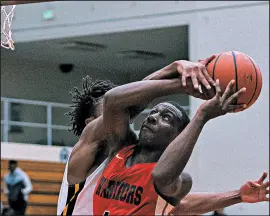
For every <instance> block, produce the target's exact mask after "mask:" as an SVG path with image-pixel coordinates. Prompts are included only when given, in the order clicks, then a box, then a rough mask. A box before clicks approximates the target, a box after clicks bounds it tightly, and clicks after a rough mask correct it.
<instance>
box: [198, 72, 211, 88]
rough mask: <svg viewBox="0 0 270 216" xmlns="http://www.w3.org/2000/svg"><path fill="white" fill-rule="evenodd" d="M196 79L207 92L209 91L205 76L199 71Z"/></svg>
mask: <svg viewBox="0 0 270 216" xmlns="http://www.w3.org/2000/svg"><path fill="white" fill-rule="evenodd" d="M198 78H199V80H200V82H201V83H202V84H203V85H204V86H205V88H206V89H208V90H209V89H211V86H210V84H209V82H208V81H207V80H206V77H205V75H204V74H203V73H202V72H201V71H199V73H198Z"/></svg>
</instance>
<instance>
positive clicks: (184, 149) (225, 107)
mask: <svg viewBox="0 0 270 216" xmlns="http://www.w3.org/2000/svg"><path fill="white" fill-rule="evenodd" d="M233 85H234V81H231V82H230V83H229V84H228V86H227V88H226V90H225V92H224V93H223V94H221V89H220V86H219V81H218V80H217V82H216V86H215V88H216V95H215V96H214V97H213V98H212V99H210V100H207V101H206V102H204V103H203V104H202V105H201V106H200V108H199V109H198V111H197V113H196V115H195V116H194V118H193V119H192V120H191V121H190V123H189V124H188V125H187V127H186V128H185V129H184V130H183V131H182V132H181V133H180V134H179V135H178V136H177V137H176V138H175V139H174V140H173V141H172V142H171V143H170V144H169V146H168V147H167V148H166V150H165V151H164V153H163V154H162V155H161V157H160V159H159V161H158V162H157V164H156V166H155V168H154V170H153V173H152V176H153V180H154V183H155V185H156V187H157V189H158V190H159V191H160V192H161V193H163V194H164V195H166V196H173V197H178V198H180V197H179V194H182V193H181V190H182V189H181V181H180V180H179V176H180V174H181V173H182V172H183V170H184V168H185V166H186V164H187V162H188V160H189V158H190V156H191V153H192V151H193V148H194V146H195V144H196V142H197V139H198V137H199V135H200V133H201V131H202V129H203V127H204V125H205V124H206V123H207V122H208V121H209V120H210V119H213V118H216V117H218V116H222V115H225V114H226V113H228V112H232V111H234V110H235V109H237V108H243V107H244V105H232V104H233V101H234V100H235V99H237V98H238V97H239V96H240V95H241V94H242V93H243V92H245V90H246V89H245V88H243V89H241V90H239V91H238V92H236V93H234V94H233Z"/></svg>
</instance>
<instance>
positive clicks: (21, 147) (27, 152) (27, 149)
mask: <svg viewBox="0 0 270 216" xmlns="http://www.w3.org/2000/svg"><path fill="white" fill-rule="evenodd" d="M62 149H63V147H57V146H41V145H33V144H22V143H12V142H11V143H5V142H1V159H12V160H34V161H51V162H61V160H60V153H61V150H62ZM67 150H68V151H69V152H71V148H70V147H68V148H67Z"/></svg>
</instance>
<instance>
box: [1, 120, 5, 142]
mask: <svg viewBox="0 0 270 216" xmlns="http://www.w3.org/2000/svg"><path fill="white" fill-rule="evenodd" d="M3 141H4V125H2V124H1V142H3Z"/></svg>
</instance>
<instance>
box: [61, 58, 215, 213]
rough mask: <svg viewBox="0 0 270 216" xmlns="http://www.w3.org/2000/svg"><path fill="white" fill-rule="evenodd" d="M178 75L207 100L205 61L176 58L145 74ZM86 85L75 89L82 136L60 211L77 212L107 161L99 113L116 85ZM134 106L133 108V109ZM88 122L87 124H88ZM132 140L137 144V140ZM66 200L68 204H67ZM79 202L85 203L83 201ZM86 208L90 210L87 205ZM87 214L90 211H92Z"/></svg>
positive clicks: (78, 128) (75, 117)
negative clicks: (199, 89) (166, 64)
mask: <svg viewBox="0 0 270 216" xmlns="http://www.w3.org/2000/svg"><path fill="white" fill-rule="evenodd" d="M214 57H215V56H212V57H210V58H208V59H206V60H205V62H204V63H207V62H210V61H211V60H212V59H213V58H214ZM179 75H180V76H181V77H182V83H183V87H181V89H182V90H183V91H182V92H183V93H187V94H189V95H192V96H194V97H198V98H202V99H206V97H205V95H204V94H202V93H200V92H199V91H198V85H199V84H201V85H204V86H205V89H206V88H208V87H210V84H214V81H213V80H212V79H211V77H210V76H209V75H208V73H207V71H206V69H205V67H204V66H203V64H201V63H193V62H189V61H175V62H173V63H172V64H170V65H168V66H166V67H164V68H162V69H160V70H159V71H156V72H155V73H153V74H151V75H150V76H148V77H146V78H145V80H147V79H149V80H151V79H153V80H154V79H164V78H171V77H179ZM190 77H192V84H191V85H188V86H187V83H186V79H188V78H190ZM209 83H210V84H209ZM87 84H88V82H87V80H85V82H84V83H83V88H84V92H83V93H82V94H81V93H80V92H79V91H78V89H75V94H74V102H75V109H74V110H73V111H72V112H71V113H69V114H70V115H71V117H72V118H71V120H72V121H73V131H74V133H75V134H76V135H80V139H79V141H78V142H77V144H76V145H75V147H74V148H73V151H72V153H71V155H70V158H69V160H68V163H67V165H66V169H65V173H64V177H63V183H62V187H61V191H60V195H59V202H58V210H57V212H58V214H61V212H62V211H63V209H65V211H64V213H65V214H70V213H71V212H73V213H74V212H75V213H77V211H76V206H77V207H78V205H77V201H76V200H77V199H80V200H83V199H82V197H85V196H84V195H85V194H86V193H84V192H85V191H86V190H88V191H91V190H92V188H91V187H94V185H95V184H92V182H93V181H94V180H95V179H96V178H97V176H98V175H99V174H100V172H101V170H102V169H103V166H104V160H105V158H106V156H107V154H106V148H105V151H102V150H104V147H106V143H107V141H106V139H105V138H104V133H103V132H104V129H103V126H102V124H103V121H102V116H101V117H100V118H98V116H100V115H101V112H100V111H102V105H103V99H102V95H104V94H105V92H106V91H108V90H110V89H111V88H113V84H112V83H111V82H108V81H98V82H96V83H94V84H91V85H87ZM132 108H133V107H131V110H133V109H132ZM137 113H138V112H137ZM89 116H91V117H89ZM131 116H132V113H131ZM92 120H93V121H92ZM90 121H92V122H91V124H87V123H89V122H90ZM85 125H87V126H86V127H85ZM132 134H133V133H132V132H131V133H130V136H129V137H130V139H132V138H134V136H132ZM132 143H134V140H133V142H132ZM82 161H83V163H82ZM78 167H79V169H78ZM69 184H71V185H72V186H71V185H69ZM85 198H86V197H85ZM85 202H87V203H89V202H91V201H90V198H89V197H88V198H87V201H86V200H85ZM66 203H69V204H68V205H66ZM80 203H83V202H82V201H80ZM75 204H76V205H75ZM74 206H75V209H74ZM77 209H79V211H80V212H82V209H83V207H82V206H81V207H80V208H79V207H78V208H77ZM84 211H87V210H86V209H85V208H84ZM88 214H91V212H90V213H88Z"/></svg>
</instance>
